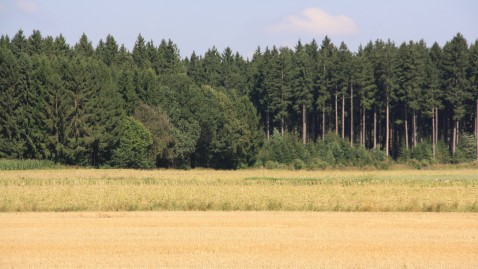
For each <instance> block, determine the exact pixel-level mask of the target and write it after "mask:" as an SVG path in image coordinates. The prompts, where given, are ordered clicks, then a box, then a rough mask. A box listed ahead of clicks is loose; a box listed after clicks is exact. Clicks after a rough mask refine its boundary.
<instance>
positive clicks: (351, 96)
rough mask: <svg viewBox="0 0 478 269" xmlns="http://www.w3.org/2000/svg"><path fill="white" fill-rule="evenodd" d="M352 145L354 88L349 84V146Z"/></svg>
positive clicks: (351, 83)
mask: <svg viewBox="0 0 478 269" xmlns="http://www.w3.org/2000/svg"><path fill="white" fill-rule="evenodd" d="M353 144H354V88H353V81H352V82H350V145H352V146H353Z"/></svg>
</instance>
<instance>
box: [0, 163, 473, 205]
mask: <svg viewBox="0 0 478 269" xmlns="http://www.w3.org/2000/svg"><path fill="white" fill-rule="evenodd" d="M0 193H1V196H0V212H32V211H33V212H36V211H57V212H64V211H237V210H241V211H355V212H357V211H358V212H363V211H370V212H389V211H392V212H397V211H398V212H429V211H434V212H443V211H445V212H478V170H476V169H460V170H453V169H445V170H427V171H422V170H403V171H397V170H395V171H288V170H284V171H279V170H239V171H212V170H190V171H178V170H154V171H141V170H94V169H70V170H26V171H0Z"/></svg>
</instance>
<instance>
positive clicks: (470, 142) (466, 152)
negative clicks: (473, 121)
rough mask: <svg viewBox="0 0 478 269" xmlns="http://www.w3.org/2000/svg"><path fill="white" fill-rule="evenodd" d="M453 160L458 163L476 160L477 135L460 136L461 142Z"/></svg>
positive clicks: (465, 134) (466, 134)
mask: <svg viewBox="0 0 478 269" xmlns="http://www.w3.org/2000/svg"><path fill="white" fill-rule="evenodd" d="M453 159H454V161H455V162H457V163H462V162H472V161H474V160H476V140H475V135H473V134H468V133H463V134H461V135H460V140H459V142H458V146H457V148H456V152H455V157H454V158H453Z"/></svg>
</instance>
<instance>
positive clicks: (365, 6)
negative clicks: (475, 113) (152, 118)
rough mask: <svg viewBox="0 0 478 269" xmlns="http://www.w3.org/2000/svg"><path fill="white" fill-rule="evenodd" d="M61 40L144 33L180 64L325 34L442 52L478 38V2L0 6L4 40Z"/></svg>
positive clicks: (253, 0)
mask: <svg viewBox="0 0 478 269" xmlns="http://www.w3.org/2000/svg"><path fill="white" fill-rule="evenodd" d="M19 29H22V30H23V31H24V34H25V35H26V36H27V37H28V36H29V35H31V33H32V31H33V30H35V29H36V30H40V32H41V33H42V35H43V36H47V35H51V36H54V37H55V36H58V35H59V34H60V33H61V34H62V35H63V36H64V37H65V38H66V40H67V42H68V43H69V44H70V45H74V44H75V43H77V42H78V40H79V39H80V36H81V34H82V33H85V34H86V35H87V36H88V38H89V39H90V40H91V41H92V42H93V45H94V46H96V45H97V44H98V41H99V40H100V39H103V40H105V39H106V36H107V35H108V34H111V35H113V36H114V38H115V40H116V41H117V42H118V43H119V44H124V45H125V46H126V48H128V49H130V50H132V48H133V46H134V43H135V41H136V39H137V37H138V34H141V35H142V36H143V37H144V38H145V39H146V40H147V41H149V40H152V41H153V43H154V44H155V45H159V43H160V42H161V40H162V39H166V40H167V39H171V40H172V41H173V42H174V43H175V44H176V45H177V46H178V48H179V50H180V53H181V56H182V57H188V56H190V55H191V53H192V52H193V51H195V52H196V53H197V54H204V53H205V52H206V51H207V50H208V49H209V48H212V47H213V46H215V47H216V48H217V49H218V50H219V51H221V52H222V51H223V50H224V49H225V48H226V47H230V48H231V49H232V50H233V51H238V52H239V53H241V54H242V55H243V56H245V57H250V56H251V55H252V54H253V52H254V51H255V50H256V49H257V47H258V46H260V47H261V48H265V47H266V46H269V47H272V46H273V45H275V46H277V47H281V46H288V47H291V48H293V47H294V46H295V45H296V44H297V42H298V41H299V40H301V41H302V42H303V43H308V42H310V41H311V40H312V39H315V40H317V42H318V43H319V44H320V42H321V41H322V40H323V38H324V37H325V36H326V35H327V36H329V37H330V38H331V39H332V41H333V42H334V43H335V44H336V45H339V44H340V42H342V41H343V42H345V44H347V46H348V47H349V49H350V50H352V51H356V50H357V48H358V47H359V45H360V44H362V45H365V44H366V43H368V42H369V41H370V40H372V41H374V40H376V39H383V40H388V39H390V40H392V41H394V42H395V43H396V44H400V43H402V42H408V41H410V40H414V41H418V40H420V39H424V40H425V41H426V43H427V44H428V45H429V46H431V45H432V44H433V43H434V42H438V43H439V44H440V45H442V46H443V45H444V44H445V43H446V42H447V41H448V40H451V39H452V38H453V36H455V35H456V33H458V32H460V33H461V34H462V35H463V36H464V37H465V38H466V39H467V40H468V43H472V42H475V40H477V39H478V1H476V0H390V1H384V0H236V1H226V0H169V1H167V0H156V1H154V0H77V1H65V0H0V35H8V36H10V37H13V36H14V35H15V34H16V33H17V32H18V30H19Z"/></svg>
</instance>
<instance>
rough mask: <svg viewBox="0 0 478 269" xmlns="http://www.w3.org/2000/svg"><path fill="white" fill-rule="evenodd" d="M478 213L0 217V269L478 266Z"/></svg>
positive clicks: (19, 215)
mask: <svg viewBox="0 0 478 269" xmlns="http://www.w3.org/2000/svg"><path fill="white" fill-rule="evenodd" d="M477 234H478V214H476V213H374V212H362V213H360V212H358V213H357V212H198V211H196V212H190V211H189V212H67V213H64V212H63V213H62V212H49V213H0V235H1V236H0V267H1V268H92V267H94V268H112V267H114V268H478V258H477V257H478V256H477V255H478V236H477Z"/></svg>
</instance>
